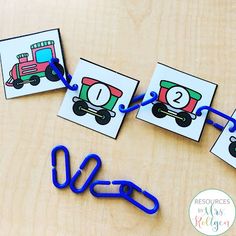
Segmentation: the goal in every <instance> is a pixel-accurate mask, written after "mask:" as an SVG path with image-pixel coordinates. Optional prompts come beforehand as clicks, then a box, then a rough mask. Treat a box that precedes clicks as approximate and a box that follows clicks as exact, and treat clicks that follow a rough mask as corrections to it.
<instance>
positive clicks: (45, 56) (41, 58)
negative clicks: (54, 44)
mask: <svg viewBox="0 0 236 236" xmlns="http://www.w3.org/2000/svg"><path fill="white" fill-rule="evenodd" d="M35 55H36V61H37V62H38V63H42V62H47V61H49V60H50V59H51V58H52V50H51V49H50V48H44V49H41V50H38V51H36V53H35Z"/></svg>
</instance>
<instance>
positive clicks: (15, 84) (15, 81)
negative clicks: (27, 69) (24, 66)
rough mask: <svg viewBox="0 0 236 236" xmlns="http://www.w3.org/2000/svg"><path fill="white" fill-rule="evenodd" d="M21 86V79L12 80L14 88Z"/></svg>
mask: <svg viewBox="0 0 236 236" xmlns="http://www.w3.org/2000/svg"><path fill="white" fill-rule="evenodd" d="M23 86H24V84H23V80H21V79H16V80H14V81H13V87H14V88H15V89H21V88H22V87H23Z"/></svg>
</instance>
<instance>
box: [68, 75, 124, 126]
mask: <svg viewBox="0 0 236 236" xmlns="http://www.w3.org/2000/svg"><path fill="white" fill-rule="evenodd" d="M122 94H123V92H122V91H121V90H119V89H117V88H115V87H113V86H111V85H109V84H105V83H103V82H100V81H98V80H95V79H92V78H89V77H84V78H83V79H82V86H81V89H80V93H79V96H78V97H76V96H75V97H73V99H72V100H73V102H74V105H73V112H74V113H75V114H76V115H77V116H84V115H85V114H87V113H88V114H90V115H94V116H95V120H96V122H97V123H98V124H100V125H106V124H108V123H109V122H110V120H111V117H115V116H116V113H115V112H114V111H113V108H114V106H115V105H116V103H117V101H118V100H119V98H120V97H121V96H122Z"/></svg>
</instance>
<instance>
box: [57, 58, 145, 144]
mask: <svg viewBox="0 0 236 236" xmlns="http://www.w3.org/2000/svg"><path fill="white" fill-rule="evenodd" d="M80 60H83V61H86V62H88V63H91V64H93V65H95V66H98V67H100V68H103V69H106V70H109V71H112V72H114V73H116V74H118V75H121V76H124V77H126V78H127V79H131V80H134V81H136V82H137V84H136V87H135V89H134V92H133V94H132V96H131V98H130V101H129V105H128V107H129V106H130V104H131V101H132V98H133V97H134V94H135V92H136V90H137V88H138V86H139V83H140V81H139V80H137V79H134V78H132V77H130V76H127V75H124V74H121V73H120V72H117V71H115V70H112V69H110V68H108V67H105V66H102V65H99V64H97V63H94V62H92V61H89V60H87V59H84V58H80ZM63 100H64V99H63ZM63 100H62V103H63ZM62 103H61V105H60V107H61V106H62ZM59 109H60V108H59ZM126 115H127V114H126V113H125V114H124V116H123V118H122V120H121V123H120V127H119V129H118V130H117V133H116V136H115V137H112V136H110V135H108V134H105V133H102V132H100V131H98V130H95V129H92V128H90V127H87V126H85V125H82V124H80V123H77V122H75V121H72V120H70V119H68V118H65V117H63V116H60V115H59V114H57V116H58V117H60V118H62V119H65V120H67V121H70V122H72V123H74V124H76V125H80V126H82V127H84V128H87V129H90V130H92V131H95V132H97V133H99V134H102V135H105V136H107V137H109V138H112V139H117V137H118V134H119V132H120V129H121V127H122V125H123V122H124V119H125V117H126Z"/></svg>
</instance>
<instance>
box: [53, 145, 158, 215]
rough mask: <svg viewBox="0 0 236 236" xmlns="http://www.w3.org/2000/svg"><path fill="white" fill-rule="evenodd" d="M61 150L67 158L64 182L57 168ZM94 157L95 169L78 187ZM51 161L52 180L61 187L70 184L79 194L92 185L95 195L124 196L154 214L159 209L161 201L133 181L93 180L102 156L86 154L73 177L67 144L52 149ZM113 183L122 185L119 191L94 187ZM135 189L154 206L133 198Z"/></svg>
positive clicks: (141, 208) (91, 189)
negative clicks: (150, 206)
mask: <svg viewBox="0 0 236 236" xmlns="http://www.w3.org/2000/svg"><path fill="white" fill-rule="evenodd" d="M59 151H63V153H64V158H65V172H66V175H65V176H66V179H65V181H64V183H59V181H58V176H57V169H56V164H57V161H56V160H57V153H58V152H59ZM92 159H93V160H95V161H96V166H95V167H94V169H93V170H92V172H91V174H90V175H89V177H88V178H87V180H86V181H85V183H84V184H83V185H82V187H80V188H76V187H75V182H76V181H77V179H78V178H79V177H80V176H81V174H82V171H83V170H84V168H85V167H86V165H88V163H89V162H90V161H91V160H92ZM51 161H52V167H53V168H52V182H53V184H54V186H55V187H57V188H59V189H62V188H66V187H67V186H70V188H71V190H72V191H73V192H74V193H76V194H79V193H82V192H84V191H85V190H86V189H87V188H88V187H90V192H91V194H92V195H93V196H95V197H98V198H101V197H109V198H123V199H125V200H127V201H128V202H130V203H132V204H133V205H134V206H136V207H137V208H139V209H140V210H142V211H144V212H145V213H147V214H154V213H156V212H157V211H158V209H159V202H158V200H157V198H155V197H154V196H153V195H152V194H150V193H148V192H147V191H143V190H142V189H141V188H140V187H139V186H137V185H136V184H134V183H133V182H131V181H127V180H115V181H112V182H110V181H104V180H96V181H94V182H93V179H94V178H95V176H96V175H97V173H98V171H99V170H100V168H101V166H102V161H101V159H100V157H99V156H98V155H96V154H89V155H88V156H86V157H85V159H84V160H83V162H82V164H81V165H80V167H79V169H78V170H77V171H76V173H75V174H74V175H73V177H71V168H70V154H69V151H68V149H67V148H66V147H65V146H63V145H59V146H56V147H54V148H53V149H52V152H51ZM111 183H112V184H114V185H120V187H119V192H118V193H101V192H99V193H98V192H96V191H95V189H94V188H95V186H97V185H110V184H111ZM134 191H137V192H139V193H142V194H143V195H144V196H145V197H146V198H148V199H149V200H150V201H152V202H153V205H154V207H153V208H151V209H149V208H147V207H145V206H144V205H142V204H141V203H139V202H138V201H136V200H135V199H134V198H132V194H133V192H134Z"/></svg>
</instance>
